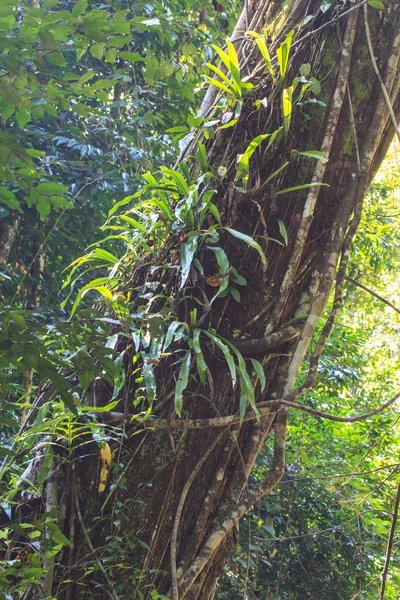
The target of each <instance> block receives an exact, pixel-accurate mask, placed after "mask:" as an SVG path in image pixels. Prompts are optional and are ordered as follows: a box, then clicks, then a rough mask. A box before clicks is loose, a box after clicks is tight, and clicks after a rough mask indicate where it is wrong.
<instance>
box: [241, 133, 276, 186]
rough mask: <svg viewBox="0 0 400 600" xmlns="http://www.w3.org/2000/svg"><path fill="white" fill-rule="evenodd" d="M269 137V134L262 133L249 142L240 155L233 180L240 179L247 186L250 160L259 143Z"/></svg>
mask: <svg viewBox="0 0 400 600" xmlns="http://www.w3.org/2000/svg"><path fill="white" fill-rule="evenodd" d="M269 135H270V134H269V133H263V134H261V135H257V136H256V137H255V138H254V139H253V140H251V142H250V144H249V145H248V146H247V148H246V150H245V151H244V153H243V154H242V155H240V159H239V161H238V169H237V172H236V177H235V179H240V178H242V179H243V182H244V183H245V184H247V181H248V179H249V161H250V158H251V157H252V156H253V154H254V152H255V151H256V150H257V148H258V146H259V145H260V144H261V142H262V141H263V140H265V138H267V137H269Z"/></svg>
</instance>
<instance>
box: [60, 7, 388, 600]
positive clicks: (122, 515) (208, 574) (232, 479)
mask: <svg viewBox="0 0 400 600" xmlns="http://www.w3.org/2000/svg"><path fill="white" fill-rule="evenodd" d="M247 4H249V5H252V6H253V15H251V14H249V15H247V18H246V20H247V24H248V29H249V30H256V31H258V32H262V31H263V29H264V26H266V28H267V31H268V34H269V36H270V37H271V38H272V40H273V41H272V51H271V56H273V55H274V48H275V49H276V47H278V46H279V44H280V43H282V41H283V40H284V39H285V36H286V34H287V33H288V32H289V31H290V30H292V29H294V30H295V37H294V40H293V46H292V50H291V52H290V59H289V72H288V73H289V74H288V75H287V80H288V81H289V80H290V82H291V81H292V79H293V77H296V76H298V75H299V73H300V68H301V66H302V65H304V64H309V65H310V75H311V76H314V77H316V78H317V79H318V81H319V82H320V83H321V86H322V91H321V94H320V95H319V96H317V99H318V100H319V101H321V102H324V103H325V105H326V106H324V105H322V104H318V103H316V102H315V103H308V104H303V105H302V106H298V107H294V109H293V116H292V122H291V125H290V129H289V132H288V134H287V135H286V136H284V135H283V134H282V135H281V134H280V135H279V136H278V137H277V138H276V142H275V143H274V144H273V145H272V146H271V148H270V149H269V151H268V152H263V153H261V152H260V153H258V154H257V153H255V154H254V156H253V157H252V159H251V165H250V166H251V170H250V179H249V182H248V188H247V189H248V191H247V192H245V193H243V192H240V191H237V190H236V189H235V188H234V185H233V180H234V176H235V170H236V165H237V155H239V154H242V153H243V152H244V150H245V149H246V147H247V145H248V144H249V143H250V142H251V141H252V140H253V139H254V138H255V137H256V136H257V135H260V134H265V133H270V134H271V133H272V132H273V131H275V130H276V129H277V128H278V127H279V126H280V125H281V123H282V116H281V110H282V109H281V100H280V93H281V92H280V91H279V86H276V85H274V84H273V83H272V81H271V78H270V77H269V75H268V72H267V71H266V69H265V68H264V65H265V63H264V62H263V61H262V60H261V57H260V55H259V54H258V51H257V52H256V48H254V46H253V45H252V43H250V42H249V41H247V42H243V41H242V42H241V45H239V43H238V42H237V48H238V53H239V54H240V59H241V62H242V69H241V71H242V72H241V75H242V78H243V77H246V76H247V77H248V78H249V81H251V82H253V83H254V84H255V88H254V93H252V94H251V95H250V96H248V97H247V98H246V99H245V100H244V105H243V109H242V112H241V116H240V120H239V122H238V124H237V125H236V126H235V127H234V128H228V129H222V130H220V131H219V132H218V133H217V135H216V137H215V139H214V140H211V141H209V142H207V146H208V148H207V149H208V156H209V162H210V164H212V167H213V170H214V172H216V171H217V169H218V167H219V166H222V167H225V169H227V171H226V173H227V174H226V177H225V179H223V182H222V184H221V186H220V189H219V191H218V200H217V201H216V204H217V205H218V208H219V210H220V213H221V216H222V221H223V225H225V226H229V227H233V228H234V229H236V230H239V231H241V232H243V233H245V234H247V235H250V236H252V237H253V238H254V237H255V236H259V237H257V238H256V239H258V240H262V242H260V243H262V244H263V249H264V252H265V254H266V256H267V266H264V265H263V264H262V262H261V260H259V258H258V254H257V252H256V251H255V250H254V249H252V248H250V247H249V246H248V245H246V244H245V243H243V242H242V241H241V240H239V239H237V238H234V237H232V236H231V235H230V234H229V233H227V232H225V233H223V234H222V235H221V239H220V244H221V246H222V247H223V248H224V249H225V252H226V254H227V256H228V259H229V261H230V263H231V265H233V266H234V267H235V268H236V269H237V271H238V272H239V273H240V274H241V275H243V276H245V277H246V279H247V285H246V286H245V287H244V288H242V290H241V291H242V297H241V302H240V304H237V303H236V302H235V301H234V300H233V298H231V297H229V296H228V297H227V298H224V299H219V300H217V301H216V302H215V303H213V305H212V309H211V310H210V311H209V313H208V314H207V315H206V317H205V321H204V322H203V325H202V327H204V328H206V327H207V326H210V327H213V328H214V329H216V330H217V331H218V333H219V334H220V335H221V336H223V337H225V338H230V339H237V338H239V337H240V338H242V339H246V340H247V342H246V343H244V342H243V341H241V342H240V343H241V344H242V345H241V350H242V351H243V353H249V355H253V356H256V355H257V358H258V359H259V360H260V361H262V362H263V364H264V369H265V374H266V380H267V385H266V388H265V390H264V391H263V393H261V391H260V389H259V387H257V388H256V401H257V403H258V404H259V405H260V403H265V404H262V405H261V411H262V418H261V419H260V420H259V421H256V420H254V419H253V416H254V415H253V414H251V413H249V414H248V415H246V418H245V420H244V422H243V424H242V425H240V423H238V419H237V418H234V419H232V420H231V421H230V422H231V425H230V426H229V427H227V426H226V420H225V422H224V421H223V420H222V421H221V423H219V424H225V426H221V427H211V426H210V425H216V424H218V418H219V417H221V416H222V417H225V416H229V415H235V414H237V410H238V407H239V391H238V390H235V392H232V386H231V379H230V375H229V371H228V368H227V364H226V362H225V361H224V359H223V357H220V356H219V355H218V354H213V352H212V349H211V348H208V349H207V348H204V352H205V353H206V354H207V356H206V361H207V364H208V368H209V373H208V385H207V386H202V385H199V384H196V383H195V382H194V381H192V382H191V383H190V384H189V387H188V388H187V391H186V392H185V394H184V411H187V415H188V417H187V418H188V419H189V420H190V419H191V420H193V419H199V420H201V419H210V418H214V421H213V422H211V423H210V422H209V423H206V422H201V421H198V422H197V424H196V423H191V424H187V425H179V423H178V422H177V420H176V419H175V417H174V413H173V400H172V396H173V394H172V393H171V392H172V391H173V389H174V385H175V378H174V376H171V373H173V371H174V368H175V367H174V366H173V363H172V362H168V360H167V361H166V362H165V365H164V363H163V361H161V363H160V365H159V366H158V367H157V377H158V387H159V390H161V391H160V394H159V397H158V402H157V403H156V405H155V408H154V413H155V415H156V416H157V417H159V418H164V419H170V423H168V421H165V420H164V421H159V422H158V426H157V423H156V421H154V428H152V429H147V430H146V429H143V431H142V432H139V433H137V434H136V435H134V436H132V437H130V438H127V439H126V440H125V441H124V443H123V444H122V445H121V446H120V447H116V449H115V456H116V457H118V459H116V462H118V463H120V464H121V465H124V467H121V470H119V471H118V470H116V471H115V472H114V473H112V474H111V478H110V482H109V483H108V485H107V487H106V490H105V492H104V493H99V492H98V473H99V458H98V454H99V453H98V448H97V446H96V445H95V444H93V447H92V452H88V446H87V445H85V446H84V447H83V449H82V450H81V451H79V449H77V450H75V460H74V469H73V470H72V472H71V473H70V475H69V476H70V479H69V486H68V488H67V489H66V490H65V492H64V493H63V494H61V493H60V497H62V496H63V497H64V499H66V504H67V518H66V520H65V528H64V532H65V534H66V535H67V537H69V538H70V539H71V541H72V543H73V544H74V548H73V549H72V550H71V551H70V552H69V557H67V558H66V559H65V560H63V561H61V564H60V565H59V566H58V567H57V568H56V570H55V580H54V581H55V584H54V585H55V587H54V589H53V594H55V595H56V596H57V598H60V599H68V598H89V597H90V598H91V597H95V598H109V597H111V596H113V597H114V598H121V599H122V598H136V597H137V598H150V593H151V590H152V589H154V588H156V589H157V590H158V591H159V592H160V593H162V594H166V595H168V597H171V598H174V599H175V600H176V599H177V598H179V599H182V598H185V599H186V600H196V599H201V600H207V599H209V598H212V597H213V590H214V587H215V583H216V580H217V578H218V577H219V575H220V574H221V571H222V569H223V567H224V565H225V562H226V559H227V557H228V555H229V552H230V550H231V547H232V544H233V543H234V541H235V536H236V526H237V523H238V521H239V519H240V517H241V516H242V515H243V514H244V513H245V512H247V510H248V509H249V508H250V507H251V506H252V504H253V503H254V502H255V501H257V499H258V498H259V497H260V496H261V495H263V494H265V493H268V492H269V491H270V490H271V489H272V488H273V487H274V486H275V485H276V484H277V483H278V482H279V480H280V478H281V476H282V474H283V473H284V465H285V463H284V453H285V436H286V421H287V416H288V415H287V411H288V406H287V405H282V404H281V403H280V402H279V401H278V400H279V399H282V398H284V399H285V400H286V401H289V402H291V401H294V400H295V399H296V398H297V397H299V396H300V394H301V393H302V392H304V391H306V390H307V389H309V387H310V386H311V384H312V382H313V379H314V377H315V373H316V369H317V364H318V358H319V354H320V353H321V352H322V350H323V345H324V340H325V339H326V337H327V335H328V334H329V330H330V327H331V326H332V324H333V322H334V318H335V315H336V314H337V312H338V310H339V309H340V304H341V290H342V286H343V281H344V274H345V270H346V262H347V257H348V253H349V247H350V243H351V239H352V237H353V235H354V233H355V230H356V228H357V225H358V222H359V217H360V214H361V209H362V200H363V197H364V194H365V192H366V190H367V188H368V185H369V183H370V181H371V179H372V176H373V174H374V172H375V171H376V169H377V168H378V166H379V164H380V162H381V160H382V158H383V156H384V154H385V151H386V149H387V147H388V145H389V143H390V141H391V139H392V136H393V131H394V129H393V125H392V122H391V120H390V117H389V110H388V106H387V103H386V101H385V99H384V96H383V94H382V91H381V87H380V83H379V81H378V79H377V77H376V74H375V73H374V70H373V66H372V63H371V58H370V55H369V50H368V46H367V39H366V33H365V24H364V13H363V8H358V9H357V8H356V7H355V6H354V4H349V3H344V6H342V5H341V4H340V6H341V8H340V9H337V11H336V12H334V9H333V8H332V10H329V11H328V12H325V13H322V12H321V11H320V10H319V7H320V5H321V4H322V1H321V0H310V2H304V1H303V0H299V1H297V2H295V1H294V0H292V1H288V2H279V1H274V0H272V1H269V2H268V1H267V0H264V1H260V2H249V3H247ZM332 6H333V7H336V6H337V3H336V2H335V3H333V4H332ZM349 9H353V10H351V11H349V12H348V13H347V14H345V15H343V16H342V13H345V11H348V10H349ZM354 9H355V10H354ZM335 10H336V9H335ZM307 15H312V16H313V20H312V22H311V23H310V22H308V23H307V26H305V25H302V23H304V22H305V21H304V19H305V17H306V16H307ZM332 19H334V22H332V23H331V24H329V21H330V20H332ZM369 22H370V28H371V38H372V47H373V50H374V53H375V56H376V57H377V63H378V66H379V68H380V72H381V74H382V77H383V80H384V82H385V85H386V88H387V91H388V93H389V96H390V98H391V101H392V104H393V106H394V109H395V111H397V113H398V109H399V103H398V97H399V93H398V92H399V70H398V59H399V48H400V34H399V23H400V6H399V3H398V0H388V2H386V10H385V11H378V10H373V9H370V10H369ZM307 68H308V67H306V69H307ZM287 85H290V83H288V84H287ZM215 95H216V92H215V88H214V89H213V91H210V92H209V94H208V95H207V103H208V105H207V106H203V110H202V114H209V115H212V114H213V111H214V108H213V106H215V100H216V99H215ZM210 100H211V101H213V102H214V104H211V103H210ZM255 100H259V101H261V108H260V109H259V110H256V108H255V105H254V102H255ZM261 148H264V147H263V146H261ZM293 149H295V150H297V151H311V150H319V151H322V152H323V153H324V154H325V157H326V158H327V159H329V160H328V162H323V161H317V162H316V161H313V160H310V159H308V158H301V157H298V156H296V155H295V154H294V153H292V152H291V151H292V150H293ZM286 160H289V161H290V164H289V166H288V167H287V168H286V169H283V170H282V171H281V172H280V173H279V174H278V175H277V176H276V177H274V178H273V180H272V181H271V185H267V186H264V187H261V186H260V184H261V183H262V182H264V181H265V180H266V179H267V177H268V176H270V175H271V174H272V173H273V172H275V171H276V170H277V169H278V168H279V167H280V166H281V165H282V164H283V163H284V162H285V161H286ZM310 181H313V182H315V183H318V182H321V181H323V182H324V183H326V184H328V185H329V187H319V186H314V187H311V188H309V189H303V190H299V191H293V192H292V193H286V194H282V195H279V191H280V190H283V189H286V188H289V187H294V186H299V185H303V184H308V183H309V182H310ZM277 193H278V196H277V195H276V194H277ZM279 221H281V222H282V223H284V226H285V229H286V231H287V237H288V244H287V246H285V247H283V246H282V245H280V244H277V243H275V242H273V241H272V240H269V241H268V239H269V238H279V227H280V223H279ZM281 227H282V226H281ZM178 244H179V242H178V241H177V248H178ZM209 254H211V253H209ZM209 254H208V253H207V250H202V251H201V262H202V264H203V265H205V269H206V273H207V272H208V274H209V275H211V274H213V273H214V272H215V269H216V266H215V258H214V257H213V255H212V256H210V255H209ZM171 255H173V252H171V250H170V256H171ZM157 261H158V262H157V264H160V256H158V258H157ZM207 269H208V271H207ZM143 273H144V270H143V268H139V269H138V270H137V280H138V281H139V282H140V278H141V277H142V280H143V277H144V275H143ZM147 273H148V272H147ZM157 273H158V272H156V275H154V276H153V277H154V281H155V280H156V277H157V276H158V275H157ZM148 280H150V281H151V279H148ZM335 280H336V296H335V302H334V308H333V312H332V314H331V316H330V318H329V320H328V322H327V325H326V326H325V328H324V331H323V335H322V337H321V338H320V340H319V341H318V343H317V345H316V350H315V351H314V353H313V355H312V356H311V360H310V372H309V375H308V377H307V380H306V381H305V382H304V383H303V386H302V387H301V389H300V390H295V380H296V377H297V375H298V372H299V367H300V365H301V363H302V362H303V359H304V357H305V353H306V351H307V348H308V346H309V343H310V341H311V340H312V338H313V335H314V331H315V327H316V323H317V321H318V319H319V318H320V316H321V313H322V311H323V310H324V308H325V306H326V303H327V300H328V296H329V294H330V292H331V288H332V285H333V283H334V282H335ZM213 292H214V288H210V287H207V286H206V285H205V287H204V294H205V295H207V296H208V298H209V299H210V298H211V297H212V295H213ZM169 293H170V294H171V296H172V297H175V298H176V297H177V287H176V281H173V282H172V283H170V289H169ZM181 306H182V303H181V304H179V307H181ZM190 308H191V307H189V309H190ZM189 309H188V308H187V307H186V308H185V309H181V308H179V311H178V318H179V316H180V318H181V320H184V318H185V316H184V315H183V313H184V314H185V315H186V318H187V314H188V310H189ZM199 310H200V309H199ZM182 311H183V313H182ZM292 320H295V322H294V323H291V324H290V325H286V324H288V322H289V321H292ZM273 336H275V337H273ZM254 340H256V341H254ZM238 345H239V344H238ZM127 379H128V380H130V381H132V383H130V384H129V386H128V390H127V394H126V396H127V398H129V394H130V392H131V390H132V387H133V385H134V383H133V378H131V379H130V377H129V372H128V378H127ZM107 399H108V394H107V389H106V386H104V387H103V388H102V389H100V386H97V389H96V401H97V403H101V402H106V401H107ZM121 410H124V409H123V407H121ZM126 410H127V411H128V412H130V411H131V410H133V409H132V408H131V407H130V405H129V403H128V404H127V409H126ZM108 418H109V419H114V422H116V421H118V418H119V417H118V415H108ZM115 420H116V421H115ZM232 423H233V424H232ZM161 425H162V427H163V428H162V427H161ZM202 425H204V427H200V426H202ZM206 425H208V426H207V427H206ZM190 426H193V427H196V429H190V428H189V427H190ZM184 427H186V428H185V429H184ZM269 436H271V438H273V442H272V441H271V449H270V455H271V459H270V461H271V470H270V474H269V476H268V477H267V479H266V481H265V482H263V483H262V484H261V485H260V486H259V487H257V488H252V487H249V486H248V476H249V473H250V471H251V469H252V466H253V464H254V461H255V459H256V457H257V454H258V453H259V452H260V450H262V449H263V448H264V445H265V442H266V440H267V439H269ZM79 452H81V454H84V457H82V458H79ZM61 472H62V471H60V472H59V475H60V477H61ZM111 483H112V484H114V487H110V484H111ZM60 501H61V500H60ZM63 501H64V500H63ZM177 514H178V517H177ZM180 514H181V517H180V518H179V515H180ZM143 542H144V543H143ZM91 545H92V546H93V547H91ZM89 563H90V564H93V565H94V567H95V570H94V571H91V572H90V573H88V574H86V576H85V568H84V565H85V564H89ZM175 568H177V571H176V573H175V574H174V572H175ZM64 580H69V582H68V583H63V581H64ZM71 580H72V583H71ZM74 580H75V581H77V582H78V580H79V584H78V583H76V584H74V583H73V581H74ZM111 582H112V588H111V589H110V585H111ZM83 584H86V586H85V585H83ZM138 590H139V591H140V592H141V595H140V594H139V592H138Z"/></svg>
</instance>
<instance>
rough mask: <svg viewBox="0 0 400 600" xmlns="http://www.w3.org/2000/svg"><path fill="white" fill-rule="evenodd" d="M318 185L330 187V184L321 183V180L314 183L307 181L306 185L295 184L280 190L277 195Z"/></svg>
mask: <svg viewBox="0 0 400 600" xmlns="http://www.w3.org/2000/svg"><path fill="white" fill-rule="evenodd" d="M318 185H321V186H324V187H329V185H328V184H327V183H320V182H319V181H314V182H313V183H305V184H304V185H295V186H294V187H290V188H286V189H284V190H279V192H276V195H277V196H280V195H281V194H287V193H289V192H297V190H306V189H308V188H311V187H315V186H318Z"/></svg>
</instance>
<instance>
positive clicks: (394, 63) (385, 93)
mask: <svg viewBox="0 0 400 600" xmlns="http://www.w3.org/2000/svg"><path fill="white" fill-rule="evenodd" d="M364 23H365V34H366V36H367V44H368V50H369V53H370V56H371V62H372V66H373V67H374V71H375V73H376V76H377V78H378V81H379V84H380V86H381V88H382V93H383V96H384V98H385V102H386V105H387V108H388V111H389V114H390V118H391V119H392V123H393V127H394V130H395V132H396V135H397V137H398V139H399V141H400V128H399V125H398V123H397V120H396V115H395V114H394V110H393V106H392V103H391V100H390V97H389V94H388V91H387V89H386V86H385V84H384V82H383V79H382V76H381V74H380V72H379V69H378V65H377V64H376V58H375V55H374V50H373V48H372V42H371V33H370V30H369V24H368V6H367V4H364ZM396 42H397V44H396ZM394 45H395V46H397V47H399V46H400V33H398V34H397V36H396V40H395V44H394ZM398 60H399V58H398V54H396V53H395V52H394V53H393V54H392V55H391V57H390V58H389V63H388V64H389V65H390V68H391V69H393V70H394V71H396V69H397V63H398Z"/></svg>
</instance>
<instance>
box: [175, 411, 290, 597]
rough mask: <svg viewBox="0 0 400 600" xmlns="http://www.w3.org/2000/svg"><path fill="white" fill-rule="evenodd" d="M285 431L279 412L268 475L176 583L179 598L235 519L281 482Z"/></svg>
mask: <svg viewBox="0 0 400 600" xmlns="http://www.w3.org/2000/svg"><path fill="white" fill-rule="evenodd" d="M286 428H287V412H286V411H284V410H282V409H281V410H280V411H279V413H278V414H277V417H276V424H275V431H274V456H273V461H272V467H271V469H270V471H269V472H268V475H267V477H266V479H265V480H264V481H263V482H262V483H260V484H259V485H258V486H257V487H256V488H255V489H254V490H251V491H248V492H247V493H246V494H245V495H244V497H243V498H242V499H241V500H240V502H239V505H238V506H237V507H235V508H234V509H233V510H232V512H231V513H230V514H229V516H227V517H226V518H224V520H223V522H222V523H220V524H219V525H218V526H217V527H216V528H215V529H214V530H213V531H212V532H211V533H210V534H209V536H208V538H207V540H206V542H205V543H204V545H203V547H202V549H201V551H200V552H199V553H198V555H197V556H196V558H195V560H194V561H193V562H192V564H191V566H190V567H189V569H188V570H187V571H186V573H185V574H184V575H183V577H182V578H181V580H180V582H179V593H180V596H181V598H183V597H184V596H185V594H186V593H187V592H188V591H189V590H190V588H191V587H192V585H193V583H194V581H195V579H196V578H197V577H198V576H199V575H200V573H201V572H202V571H203V569H204V568H205V566H206V564H207V563H208V561H209V560H210V557H211V556H212V555H213V554H214V552H215V551H216V550H217V548H218V547H219V546H220V544H221V542H222V541H223V540H224V539H225V537H226V536H227V535H228V534H229V533H230V532H231V531H232V529H233V528H234V527H235V526H236V525H237V523H238V522H239V519H241V517H242V516H243V515H244V514H246V513H247V511H248V510H249V509H250V508H251V507H252V506H253V505H254V504H255V503H256V502H257V501H258V500H259V499H260V498H262V497H263V496H265V495H266V494H268V493H269V492H270V491H271V490H272V489H274V488H275V487H276V485H277V484H278V483H279V481H280V480H281V478H282V476H283V474H284V471H285V448H286Z"/></svg>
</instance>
